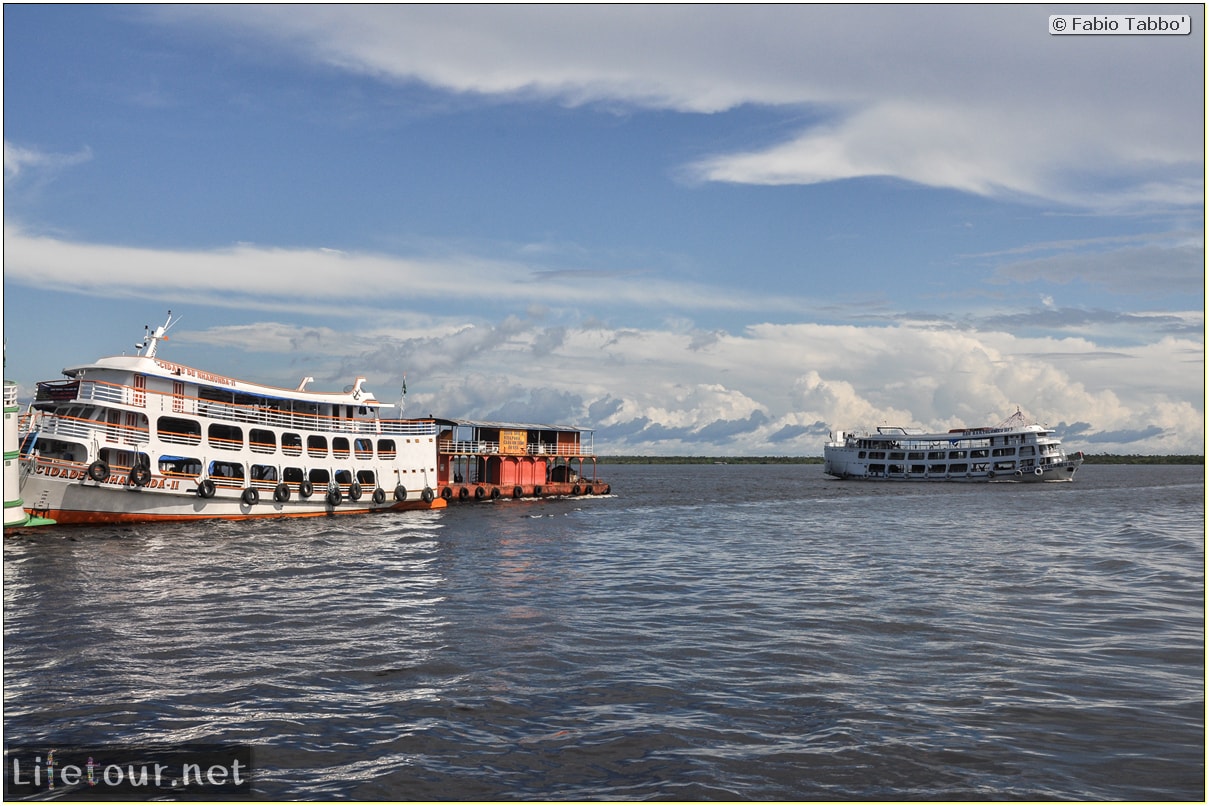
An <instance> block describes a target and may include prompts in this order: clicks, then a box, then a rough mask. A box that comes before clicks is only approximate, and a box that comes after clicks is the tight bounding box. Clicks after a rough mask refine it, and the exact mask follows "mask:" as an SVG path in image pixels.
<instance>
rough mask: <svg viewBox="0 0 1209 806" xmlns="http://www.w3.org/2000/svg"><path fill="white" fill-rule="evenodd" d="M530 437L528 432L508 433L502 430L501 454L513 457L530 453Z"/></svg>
mask: <svg viewBox="0 0 1209 806" xmlns="http://www.w3.org/2000/svg"><path fill="white" fill-rule="evenodd" d="M528 436H529V433H528V432H527V431H508V430H505V429H502V428H501V429H500V453H505V454H511V455H516V454H522V455H523V454H526V453H528V452H529V451H528Z"/></svg>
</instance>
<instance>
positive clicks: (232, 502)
mask: <svg viewBox="0 0 1209 806" xmlns="http://www.w3.org/2000/svg"><path fill="white" fill-rule="evenodd" d="M41 469H42V470H43V471H44V473H37V472H32V473H30V474H29V475H27V476H26V477H25V479H24V482H25V483H24V484H23V485H22V490H21V492H22V497H23V498H24V500H25V502H26V504H25V505H26V509H28V510H29V511H30V512H31V513H32V514H34V515H36V516H39V517H42V518H51V519H53V520H54V521H55V522H56V523H58V524H94V525H99V524H109V523H152V522H165V523H166V522H182V521H203V520H254V519H260V518H313V517H323V516H336V515H364V514H369V513H375V512H400V511H406V510H430V509H444V508H445V506H446V505H447V504H446V502H445V500H443V499H442V498H440V497H435V498H434V499H433V500H432V501H424V500H423V498H422V497H420V496H419V495H418V494H417V495H416V496H415V498H414V499H412V500H406V501H395V500H393V499H392V498H390V497H387V498H386V499H385V500H384V501H383V502H382V503H380V504H377V503H374V501H373V497H372V494H366V495H364V496H363V497H362V500H360V501H356V502H353V501H350V500H349V499H348V498H347V497H343V498H342V500H341V502H340V503H338V504H332V503H329V501H328V499H327V498H326V496H325V495H323V493H322V491H320V492H318V493H316V494H315V495H313V496H311V497H310V498H307V499H300V498H298V497H297V496H292V497H291V499H290V500H289V501H275V500H273V493H272V490H271V489H270V490H267V491H263V492H261V494H260V496H259V500H258V501H257V502H256V503H255V504H248V503H247V502H246V501H245V500H244V498H243V491H242V490H237V489H225V488H219V489H218V490H216V491H215V494H214V496H213V497H211V498H202V497H201V496H199V495H198V494H197V487H196V485H191V484H187V483H185V482H183V481H182V480H181V479H167V478H163V477H159V476H153V477H152V479H151V481H150V482H149V483H148V484H146V485H144V486H143V487H137V486H131V485H129V484H127V483H124V482H120V481H113V480H109V479H107V480H105V481H101V482H96V481H93V480H91V479H88V478H71V477H63V476H49V475H45V471H47V470H51V469H50V468H46V467H43V468H41ZM35 471H36V469H35ZM72 475H75V474H72Z"/></svg>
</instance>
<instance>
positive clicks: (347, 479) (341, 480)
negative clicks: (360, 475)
mask: <svg viewBox="0 0 1209 806" xmlns="http://www.w3.org/2000/svg"><path fill="white" fill-rule="evenodd" d="M352 482H353V474H352V472H351V471H349V470H337V471H336V483H337V484H352Z"/></svg>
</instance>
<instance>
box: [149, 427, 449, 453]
mask: <svg viewBox="0 0 1209 806" xmlns="http://www.w3.org/2000/svg"><path fill="white" fill-rule="evenodd" d="M156 431H157V432H158V434H159V438H160V439H161V440H163V441H164V442H169V443H172V444H174V445H198V444H200V443H201V424H200V423H197V422H195V421H193V420H184V419H180V418H177V417H160V418H159V421H158V422H157V423H156ZM206 439H207V441H208V442H209V444H210V445H211V447H215V448H219V449H222V450H231V451H238V450H242V449H243V448H244V444H245V443H244V432H243V429H242V428H240V427H239V426H237V425H226V424H224V423H211V424H210V426H209V428H208V429H207V431H206ZM432 440H433V438H432V437H428V441H429V442H432ZM403 441H404V442H405V443H410V442H411V438H410V437H408V438H405V439H404V440H403ZM415 441H416V442H417V443H418V442H420V441H421V438H420V437H416V440H415ZM280 446H281V452H282V453H283V454H285V455H286V456H301V455H302V452H303V449H304V442H303V439H302V435H301V434H295V433H291V432H288V431H287V432H284V433H282V434H281V442H280ZM247 448H248V449H249V450H250V451H252V453H276V452H277V448H278V441H277V434H276V432H274V431H270V430H268V429H264V428H252V429H250V430H249V431H248V441H247ZM375 448H376V452H377V457H378V458H379V459H394V458H395V455H396V454H397V453H398V446H397V445H396V442H395V440H393V439H385V438H382V439H378V440H377V441H376V445H375V440H373V439H370V438H368V437H356V438H354V439H351V440H350V439H349V438H348V437H332V438H331V440H330V441H329V439H328V438H327V437H326V436H324V435H322V434H310V435H308V436H307V438H306V440H305V450H306V455H307V456H309V457H312V458H315V459H322V458H325V457H327V456H329V455H330V456H332V457H333V458H336V459H346V458H348V457H349V456H350V455H352V456H355V457H356V458H357V459H373V458H374V454H375Z"/></svg>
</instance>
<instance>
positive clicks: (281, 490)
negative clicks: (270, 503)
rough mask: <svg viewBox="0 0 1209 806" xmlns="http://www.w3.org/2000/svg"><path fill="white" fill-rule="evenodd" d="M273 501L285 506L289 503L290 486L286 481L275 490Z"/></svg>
mask: <svg viewBox="0 0 1209 806" xmlns="http://www.w3.org/2000/svg"><path fill="white" fill-rule="evenodd" d="M273 500H274V501H276V502H277V503H279V504H284V503H285V502H286V501H289V500H290V485H288V484H286V483H285V482H284V481H283V482H281V484H278V485H277V487H276V489H274V490H273Z"/></svg>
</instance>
